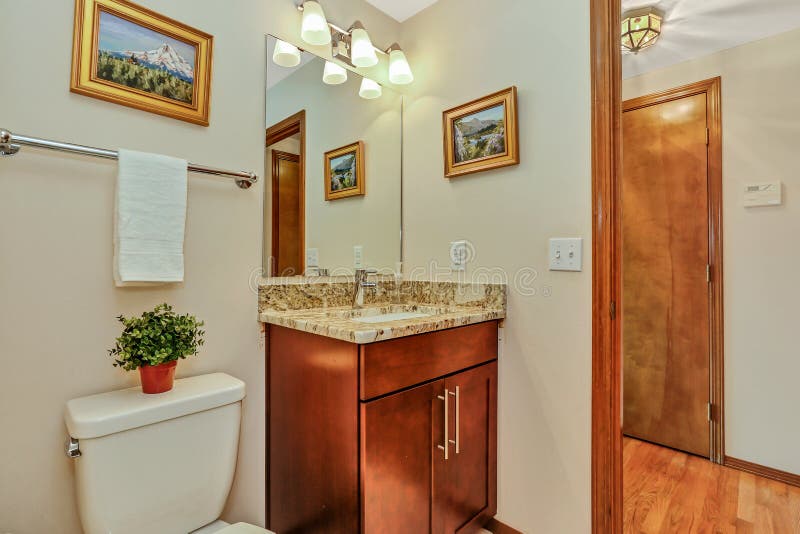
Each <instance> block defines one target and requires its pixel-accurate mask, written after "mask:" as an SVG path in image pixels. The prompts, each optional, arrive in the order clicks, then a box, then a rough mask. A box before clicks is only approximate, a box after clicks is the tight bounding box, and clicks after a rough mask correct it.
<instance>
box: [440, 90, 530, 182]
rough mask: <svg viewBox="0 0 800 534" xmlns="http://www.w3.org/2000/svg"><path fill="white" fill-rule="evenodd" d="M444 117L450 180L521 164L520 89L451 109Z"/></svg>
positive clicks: (446, 157)
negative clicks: (518, 123)
mask: <svg viewBox="0 0 800 534" xmlns="http://www.w3.org/2000/svg"><path fill="white" fill-rule="evenodd" d="M442 116H443V127H444V175H445V176H446V177H447V178H453V177H456V176H462V175H464V174H470V173H473V172H481V171H487V170H490V169H496V168H498V167H505V166H507V165H517V164H518V163H519V139H518V137H519V134H518V131H517V88H516V87H509V88H508V89H504V90H503V91H499V92H497V93H493V94H491V95H487V96H485V97H483V98H479V99H477V100H473V101H472V102H468V103H466V104H463V105H461V106H458V107H455V108H452V109H448V110H447V111H445V112H444V113H443V114H442Z"/></svg>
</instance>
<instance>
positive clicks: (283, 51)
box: [272, 39, 300, 67]
mask: <svg viewBox="0 0 800 534" xmlns="http://www.w3.org/2000/svg"><path fill="white" fill-rule="evenodd" d="M272 61H274V62H275V64H276V65H280V66H281V67H296V66H298V65H299V64H300V50H299V49H298V48H297V47H296V46H294V45H293V44H290V43H287V42H286V41H281V40H280V39H278V40H277V41H276V42H275V51H274V52H273V53H272Z"/></svg>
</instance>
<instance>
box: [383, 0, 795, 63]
mask: <svg viewBox="0 0 800 534" xmlns="http://www.w3.org/2000/svg"><path fill="white" fill-rule="evenodd" d="M386 1H388V2H391V1H392V0H386ZM648 6H655V7H657V8H658V9H660V10H661V11H663V12H664V13H665V17H664V29H663V33H662V34H661V38H660V39H659V40H658V42H657V43H656V44H655V45H653V46H652V47H650V48H648V49H647V50H643V51H642V52H640V53H639V54H637V55H633V54H625V55H623V58H622V76H623V78H631V77H633V76H637V75H639V74H642V73H645V72H648V71H651V70H655V69H660V68H663V67H667V66H669V65H674V64H676V63H680V62H682V61H686V60H689V59H692V58H696V57H701V56H705V55H708V54H711V53H713V52H718V51H720V50H725V49H727V48H733V47H735V46H739V45H742V44H744V43H749V42H752V41H757V40H759V39H764V38H765V37H769V36H771V35H777V34H779V33H783V32H786V31H789V30H793V29H795V28H800V0H650V1H647V0H622V11H623V13H624V12H626V11H629V10H632V9H638V8H642V7H648Z"/></svg>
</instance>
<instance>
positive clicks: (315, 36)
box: [300, 0, 331, 46]
mask: <svg viewBox="0 0 800 534" xmlns="http://www.w3.org/2000/svg"><path fill="white" fill-rule="evenodd" d="M300 37H302V38H303V41H305V42H307V43H308V44H311V45H316V46H324V45H326V44H328V43H330V42H331V30H330V28H329V27H328V21H327V20H326V19H325V12H324V11H322V6H321V5H319V2H316V1H314V0H308V1H307V2H304V3H303V22H302V24H301V26H300Z"/></svg>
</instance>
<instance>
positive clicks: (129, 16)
mask: <svg viewBox="0 0 800 534" xmlns="http://www.w3.org/2000/svg"><path fill="white" fill-rule="evenodd" d="M213 40H214V38H213V37H212V36H211V35H208V34H207V33H204V32H202V31H200V30H197V29H195V28H191V27H189V26H187V25H185V24H182V23H180V22H178V21H175V20H172V19H170V18H167V17H165V16H163V15H159V14H158V13H155V12H153V11H150V10H149V9H147V8H144V7H142V6H138V5H136V4H133V3H130V2H127V1H126V0H76V2H75V33H74V37H73V44H72V79H71V82H70V90H71V91H72V92H74V93H79V94H82V95H87V96H92V97H95V98H100V99H102V100H107V101H109V102H114V103H117V104H122V105H124V106H129V107H133V108H137V109H142V110H145V111H150V112H152V113H159V114H161V115H166V116H168V117H173V118H175V119H180V120H184V121H188V122H193V123H195V124H201V125H203V126H208V113H209V104H210V89H211V87H210V86H211V54H212V47H213Z"/></svg>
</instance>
